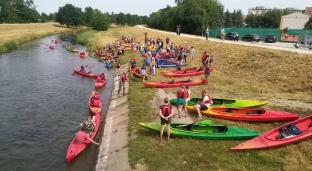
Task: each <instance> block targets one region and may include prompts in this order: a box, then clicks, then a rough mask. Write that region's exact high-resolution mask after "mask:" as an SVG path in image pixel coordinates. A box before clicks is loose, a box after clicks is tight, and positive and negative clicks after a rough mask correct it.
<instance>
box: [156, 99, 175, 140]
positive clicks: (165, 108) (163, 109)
mask: <svg viewBox="0 0 312 171" xmlns="http://www.w3.org/2000/svg"><path fill="white" fill-rule="evenodd" d="M159 115H160V124H161V127H160V141H162V139H163V134H164V126H165V124H166V125H167V140H168V141H169V140H170V124H171V117H172V116H173V107H172V105H170V104H169V99H168V97H166V98H164V104H163V105H161V106H160V107H159Z"/></svg>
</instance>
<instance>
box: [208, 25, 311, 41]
mask: <svg viewBox="0 0 312 171" xmlns="http://www.w3.org/2000/svg"><path fill="white" fill-rule="evenodd" d="M224 30H225V32H226V33H229V32H237V33H238V35H239V37H240V38H241V37H243V36H244V35H246V34H257V35H259V36H260V37H261V40H264V38H265V36H266V35H268V34H273V35H274V36H275V37H276V40H277V41H287V42H296V41H298V39H301V36H302V34H303V33H305V34H307V35H312V30H311V31H308V30H301V29H289V30H288V33H287V34H286V35H284V34H283V31H282V30H279V29H269V28H224ZM220 31H221V28H218V29H211V30H210V36H211V37H217V34H219V33H220Z"/></svg>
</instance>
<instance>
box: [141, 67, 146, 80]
mask: <svg viewBox="0 0 312 171" xmlns="http://www.w3.org/2000/svg"><path fill="white" fill-rule="evenodd" d="M140 73H141V75H142V82H143V83H144V82H145V77H146V67H145V65H144V64H143V66H142V67H141V72H140Z"/></svg>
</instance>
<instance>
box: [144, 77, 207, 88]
mask: <svg viewBox="0 0 312 171" xmlns="http://www.w3.org/2000/svg"><path fill="white" fill-rule="evenodd" d="M182 83H183V84H184V85H186V86H195V85H200V84H205V83H206V80H205V79H196V80H192V81H189V80H185V81H183V80H181V81H168V82H142V84H144V85H145V86H146V87H155V88H172V87H180V84H182Z"/></svg>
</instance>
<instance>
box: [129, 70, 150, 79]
mask: <svg viewBox="0 0 312 171" xmlns="http://www.w3.org/2000/svg"><path fill="white" fill-rule="evenodd" d="M133 75H134V76H135V77H137V78H141V79H142V75H141V71H140V69H138V68H136V69H135V70H134V72H133ZM147 79H148V75H146V76H145V80H147Z"/></svg>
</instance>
